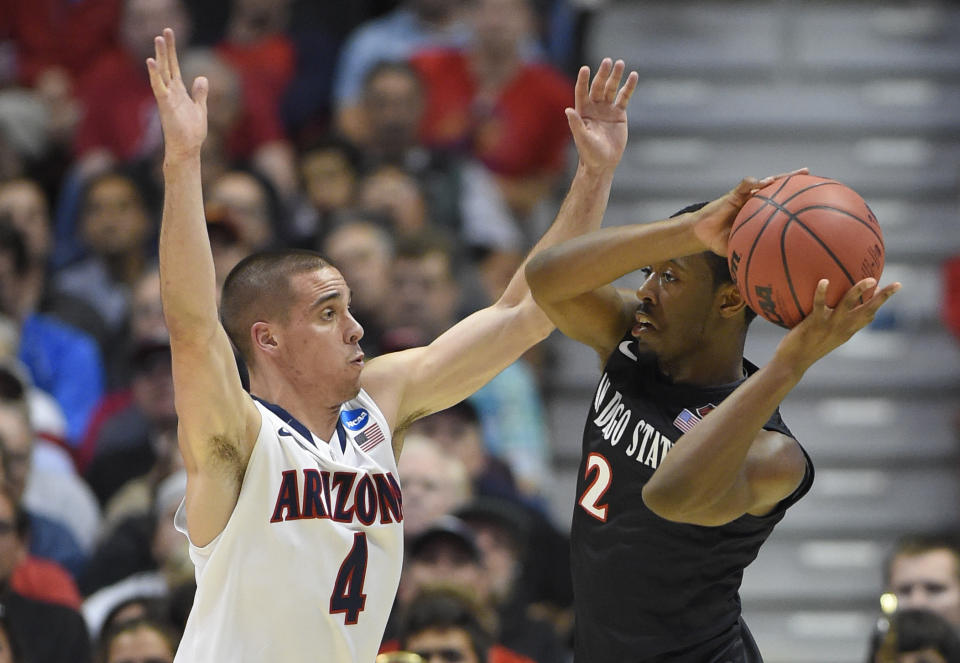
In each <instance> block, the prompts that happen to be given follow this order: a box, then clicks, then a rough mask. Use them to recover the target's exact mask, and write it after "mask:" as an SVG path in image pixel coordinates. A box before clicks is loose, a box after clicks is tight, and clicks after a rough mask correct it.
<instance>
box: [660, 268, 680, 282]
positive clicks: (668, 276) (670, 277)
mask: <svg viewBox="0 0 960 663" xmlns="http://www.w3.org/2000/svg"><path fill="white" fill-rule="evenodd" d="M661 278H662V279H663V280H664V282H666V283H672V282H674V281H676V280H677V277H676V276H675V275H674V273H673V272H671V271H669V270H667V271H665V272H664V273H663V274H661Z"/></svg>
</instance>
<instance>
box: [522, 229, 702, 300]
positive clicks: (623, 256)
mask: <svg viewBox="0 0 960 663" xmlns="http://www.w3.org/2000/svg"><path fill="white" fill-rule="evenodd" d="M695 219H696V216H695V215H693V214H689V215H686V216H683V217H678V218H676V219H668V220H665V221H657V222H655V223H645V224H633V225H628V226H616V227H612V228H603V229H600V230H596V231H594V232H590V233H589V234H585V235H583V236H581V237H576V238H575V239H572V240H570V241H568V242H565V243H564V244H562V245H560V246H551V247H550V248H547V249H546V250H544V251H541V252H540V253H538V254H537V255H535V256H534V257H532V258H531V259H530V264H529V265H528V266H527V270H526V274H527V279H528V280H529V283H530V287H531V289H532V290H533V291H534V293H535V294H536V297H537V299H538V300H540V301H546V302H559V301H564V300H568V299H572V298H573V297H576V296H577V295H581V294H583V293H586V292H590V291H592V290H595V289H597V288H600V287H602V286H605V285H607V284H609V283H612V282H613V281H615V280H616V279H618V278H620V277H621V276H624V275H626V274H629V273H631V272H633V271H636V270H637V269H640V268H641V267H643V266H645V265H649V264H651V263H655V262H659V261H661V260H669V259H671V258H676V257H679V256H684V255H690V254H692V253H698V252H700V251H705V250H707V248H706V246H705V245H704V244H703V243H702V242H701V241H700V240H698V239H697V238H696V237H695V236H694V233H693V223H694V221H695Z"/></svg>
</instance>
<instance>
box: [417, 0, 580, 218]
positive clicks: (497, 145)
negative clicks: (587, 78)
mask: <svg viewBox="0 0 960 663" xmlns="http://www.w3.org/2000/svg"><path fill="white" fill-rule="evenodd" d="M533 20H534V14H533V9H532V7H531V6H530V0H475V1H474V2H473V3H472V5H471V8H470V12H469V21H470V25H471V28H472V38H471V41H470V44H469V46H467V47H466V49H464V50H453V49H437V50H421V51H420V52H418V53H417V54H416V55H414V56H413V57H412V59H411V62H412V63H413V66H414V67H415V68H416V69H417V71H418V72H420V75H421V78H422V80H423V81H424V86H425V88H426V91H427V95H426V96H427V104H426V115H425V117H424V120H423V126H422V134H421V135H422V138H423V140H424V142H425V143H426V144H427V145H430V146H433V147H440V148H455V149H460V150H463V151H465V152H466V153H467V154H471V155H473V156H474V157H475V158H477V159H478V160H479V161H481V162H482V163H483V164H484V165H486V166H487V168H489V169H490V170H491V171H492V172H493V173H494V174H495V175H496V176H497V181H498V182H499V184H500V189H501V191H502V192H503V195H504V197H505V199H506V201H507V203H508V204H509V206H510V209H511V210H513V213H514V215H515V216H516V217H517V218H518V219H520V220H525V219H527V218H528V217H529V215H530V214H531V212H532V211H533V210H534V208H535V207H536V206H537V205H538V203H539V202H540V201H542V200H543V199H544V197H545V196H546V195H547V194H548V193H549V192H550V191H551V189H552V188H553V186H554V185H555V184H556V182H557V180H558V178H559V176H560V175H561V174H562V172H563V169H564V166H565V161H566V159H565V157H566V148H567V145H568V144H569V128H568V126H567V118H566V116H565V115H564V109H565V108H567V107H570V106H572V105H573V94H572V89H573V86H572V85H571V83H570V81H568V80H567V78H566V77H564V76H563V75H562V74H561V73H560V72H559V71H556V70H554V69H553V68H552V67H550V66H549V65H546V64H538V63H528V62H524V60H523V53H522V47H523V44H524V43H525V42H526V41H527V40H529V39H530V36H531V34H532V26H533Z"/></svg>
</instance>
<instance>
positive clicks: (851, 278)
mask: <svg viewBox="0 0 960 663" xmlns="http://www.w3.org/2000/svg"><path fill="white" fill-rule="evenodd" d="M830 209H833V208H830ZM794 220H795V221H796V222H797V225H798V226H800V227H801V228H803V229H804V230H806V231H807V233H808V234H809V235H810V236H811V237H813V239H814V240H816V242H817V244H819V245H820V246H822V247H823V250H824V251H826V252H827V255H828V256H830V259H831V260H833V262H835V263H837V267H839V268H840V271H842V272H843V275H844V276H846V277H847V281H849V282H850V285H851V286H852V285H854V284H855V283H856V281H854V280H853V276H851V274H850V272H848V271H847V268H846V267H844V266H843V263H842V262H840V259H839V258H837V256H836V254H835V253H834V252H833V251H832V250H831V249H830V247H829V246H827V245H826V243H824V241H823V240H822V239H820V238H819V237H817V234H816V233H815V232H813V231H812V230H810V228H808V227H807V226H806V225H805V224H804V223H803V221H801V220H800V219H794ZM861 302H862V300H861Z"/></svg>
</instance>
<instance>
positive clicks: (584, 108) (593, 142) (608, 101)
mask: <svg viewBox="0 0 960 663" xmlns="http://www.w3.org/2000/svg"><path fill="white" fill-rule="evenodd" d="M624 69H625V65H624V63H623V60H617V61H616V62H615V63H614V62H613V61H612V60H611V59H610V58H605V59H604V60H603V61H602V62H601V63H600V68H599V69H597V75H596V76H594V77H593V82H592V83H591V82H590V67H587V66H583V67H580V72H579V73H578V75H577V84H576V87H575V88H574V107H573V108H568V109H566V114H567V122H569V124H570V131H571V132H572V133H573V142H574V143H576V146H577V152H578V154H579V155H580V165H581V166H582V167H585V168H587V169H589V170H591V171H594V172H599V173H612V172H613V170H614V169H615V168H616V167H617V164H618V163H620V158H621V157H622V156H623V150H624V148H625V147H626V145H627V106H628V105H629V103H630V97H631V95H633V91H634V90H636V89H637V80H638V79H639V76H638V75H637V72H635V71H631V72H630V74H629V75H628V76H627V80H626V82H625V83H624V84H623V86H622V87H621V86H620V80H621V79H622V78H623V71H624Z"/></svg>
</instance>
